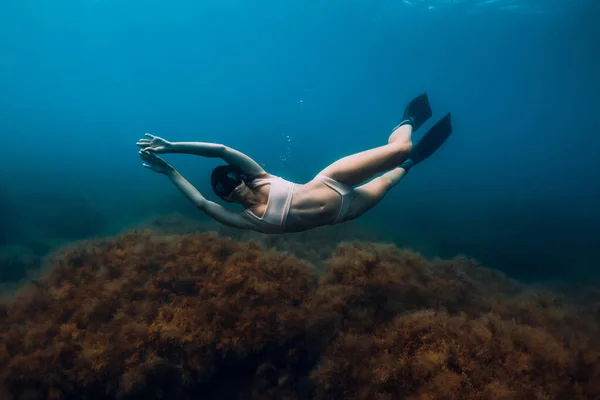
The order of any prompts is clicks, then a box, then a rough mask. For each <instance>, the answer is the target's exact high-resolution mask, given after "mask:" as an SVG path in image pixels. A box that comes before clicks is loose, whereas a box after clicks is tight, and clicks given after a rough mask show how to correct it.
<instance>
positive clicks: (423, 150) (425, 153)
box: [410, 113, 452, 164]
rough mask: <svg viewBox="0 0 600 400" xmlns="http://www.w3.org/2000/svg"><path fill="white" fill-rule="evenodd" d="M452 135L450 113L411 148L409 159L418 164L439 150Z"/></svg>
mask: <svg viewBox="0 0 600 400" xmlns="http://www.w3.org/2000/svg"><path fill="white" fill-rule="evenodd" d="M451 133H452V117H451V115H450V113H448V114H446V115H445V116H444V117H443V118H442V119H440V120H439V121H438V122H437V123H436V124H435V125H434V126H433V127H432V128H431V129H430V130H429V131H428V132H427V133H426V134H425V135H424V136H423V137H422V138H421V139H420V140H419V141H418V142H417V143H416V144H415V145H414V146H413V148H412V151H411V153H410V158H411V159H412V160H413V161H414V163H415V164H418V163H420V162H421V161H423V160H425V159H426V158H428V157H429V156H431V155H432V154H433V153H435V152H436V151H437V149H439V148H440V147H441V146H442V144H444V142H445V141H446V139H448V137H449V136H450V134H451Z"/></svg>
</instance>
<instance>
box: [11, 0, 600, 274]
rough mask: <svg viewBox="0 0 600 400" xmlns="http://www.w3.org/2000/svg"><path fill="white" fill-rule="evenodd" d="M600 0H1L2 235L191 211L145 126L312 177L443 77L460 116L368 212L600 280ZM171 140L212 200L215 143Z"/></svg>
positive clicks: (532, 266)
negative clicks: (181, 145) (194, 150)
mask: <svg viewBox="0 0 600 400" xmlns="http://www.w3.org/2000/svg"><path fill="white" fill-rule="evenodd" d="M325 3H326V5H325ZM599 16H600V9H599V7H598V5H597V2H592V1H585V0H579V1H567V0H560V1H558V0H555V1H535V0H497V1H485V0H481V1H468V0H464V1H456V0H455V1H425V0H423V1H415V0H410V1H409V0H405V1H402V0H397V1H396V0H395V1H390V0H369V1H366V0H352V1H348V0H345V1H338V0H336V1H329V2H323V1H315V0H302V1H300V0H288V1H270V0H269V1H259V2H248V1H240V0H235V1H234V0H221V1H218V2H202V1H189V0H186V1H172V2H168V1H156V0H151V1H139V0H138V1H127V2H123V1H112V0H111V1H108V0H106V1H105V0H85V1H72V0H71V1H60V2H57V1H41V0H37V1H34V0H21V1H12V2H8V1H3V2H1V3H0V135H1V140H0V145H1V149H2V158H1V159H0V174H1V175H0V196H1V198H0V203H2V204H0V207H1V209H0V216H1V217H2V221H3V222H2V228H1V229H0V231H1V232H2V233H0V240H1V241H2V243H3V244H5V245H9V244H10V245H14V244H15V243H17V244H18V243H26V242H31V240H32V237H34V238H35V239H36V240H37V241H41V240H42V237H43V238H44V240H46V241H47V239H48V238H49V237H50V236H52V235H54V234H57V233H56V232H57V231H59V229H53V227H55V226H60V225H64V224H67V225H69V224H71V225H73V224H74V225H77V221H80V224H79V225H81V226H83V228H81V231H82V232H83V231H85V234H82V236H85V235H88V234H89V235H96V234H100V233H101V232H105V231H106V232H109V231H115V230H118V229H119V228H122V227H125V226H128V225H129V224H134V223H135V222H136V221H138V220H140V219H142V218H144V217H147V216H148V215H151V214H156V213H169V212H171V211H172V210H180V211H181V210H183V211H184V212H192V213H193V212H195V210H192V206H191V205H189V204H188V203H187V201H186V200H185V199H184V198H182V196H181V195H180V194H179V193H178V192H177V190H176V189H175V188H174V187H173V186H172V185H171V184H170V183H169V182H168V180H167V179H166V178H164V177H163V176H160V175H157V174H154V173H152V172H150V171H148V170H146V169H144V168H142V166H141V163H140V160H139V158H138V155H137V148H136V146H135V142H136V140H137V139H138V138H139V137H141V136H142V135H143V134H144V133H145V132H151V133H153V134H155V135H158V136H162V137H165V138H166V139H169V140H173V141H207V142H220V143H224V144H227V145H229V146H231V147H234V148H237V149H239V150H241V151H243V152H246V153H248V154H249V155H251V156H252V157H253V158H255V159H256V160H257V161H259V162H260V163H261V164H263V165H264V167H265V168H266V169H267V170H268V171H269V172H271V173H273V174H279V175H282V176H284V177H286V178H288V179H291V180H295V181H298V182H304V181H307V180H309V179H311V178H312V177H313V176H314V174H316V173H317V172H318V171H320V170H321V169H322V168H324V167H325V166H326V165H328V164H329V163H331V162H333V161H335V160H336V159H337V158H340V157H343V156H345V155H348V154H350V153H353V152H358V151H361V150H364V149H367V148H370V147H374V146H379V145H382V144H384V143H385V142H386V140H387V137H388V135H389V133H390V130H391V128H392V127H393V126H394V125H395V124H396V123H397V122H398V121H399V118H400V116H401V112H402V109H403V107H404V105H405V104H406V102H407V101H408V100H410V99H411V98H412V97H414V96H415V95H417V94H419V93H421V92H423V91H427V92H428V93H429V96H430V99H431V102H432V106H433V109H434V117H435V119H437V118H439V117H441V116H442V115H443V114H444V113H446V112H448V111H451V112H452V114H453V121H454V134H453V136H452V137H451V139H450V140H449V141H448V142H447V143H446V144H445V145H444V147H443V148H442V149H441V150H440V151H439V153H438V154H436V155H434V157H432V158H431V160H428V161H427V162H426V163H424V164H423V165H420V166H419V167H418V169H415V170H414V172H411V174H410V175H409V177H407V178H406V180H405V181H403V182H402V183H401V184H400V185H399V186H397V187H396V188H394V190H393V191H392V192H391V193H390V194H389V195H388V196H387V197H386V198H385V199H384V201H383V202H382V203H381V204H380V205H378V206H377V208H375V209H374V210H372V211H371V212H370V213H368V214H367V215H365V216H364V217H363V218H362V219H361V223H364V224H366V225H368V226H369V227H370V228H371V229H376V230H379V231H381V232H384V233H385V234H386V235H387V237H389V239H390V240H394V241H396V242H397V243H398V244H399V245H403V246H404V245H405V246H409V247H413V248H415V249H417V250H419V251H422V252H424V253H427V254H428V255H430V256H434V255H437V256H442V257H450V256H453V255H456V254H469V255H473V256H475V257H477V258H478V259H480V260H481V261H482V262H483V263H484V264H486V265H489V266H493V267H495V268H499V269H501V270H503V271H505V272H507V273H509V274H510V275H511V276H515V277H517V278H520V279H524V280H536V281H566V280H572V279H575V280H579V279H588V278H592V277H597V276H598V271H597V268H596V267H597V265H598V261H597V260H598V259H599V257H600V246H599V245H600V240H599V239H598V238H600V229H599V228H598V225H599V222H600V206H599V205H598V204H599V199H600V172H599V171H600V169H599V167H600V161H599V160H598V155H599V151H598V148H599V146H600V123H599V122H598V116H597V110H598V109H599V106H600V50H599V49H600V29H599V28H598V27H597V26H598V24H597V21H598V17H599ZM418 137H419V136H418V134H416V135H415V139H418ZM165 158H166V159H167V160H168V161H169V162H171V163H172V164H173V165H174V166H175V167H176V168H178V169H179V170H180V171H181V172H182V174H183V175H184V176H185V177H186V178H188V179H189V180H190V181H191V182H192V183H194V184H195V185H197V187H198V189H199V190H200V191H201V192H202V193H204V194H206V195H207V196H208V197H209V198H211V199H212V200H216V199H215V198H214V195H213V194H212V192H211V191H210V185H209V180H208V176H209V171H210V169H211V168H212V167H214V166H215V165H216V162H215V160H205V159H200V158H198V157H193V156H183V155H167V156H166V157H165ZM85 228H87V230H86V229H85ZM74 229H75V230H76V231H77V229H78V228H77V227H76V228H74ZM70 239H71V238H70Z"/></svg>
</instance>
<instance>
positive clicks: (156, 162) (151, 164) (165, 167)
mask: <svg viewBox="0 0 600 400" xmlns="http://www.w3.org/2000/svg"><path fill="white" fill-rule="evenodd" d="M139 154H140V158H141V159H142V161H143V162H144V163H143V166H144V167H146V168H148V169H151V170H152V171H154V172H158V173H159V174H165V175H166V174H168V173H170V172H173V171H175V168H173V167H172V166H170V165H169V164H168V163H167V162H166V161H165V160H163V159H162V158H160V157H159V156H157V155H155V154H152V153H149V152H147V151H146V150H140V151H139Z"/></svg>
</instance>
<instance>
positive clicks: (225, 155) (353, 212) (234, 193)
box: [137, 93, 452, 233]
mask: <svg viewBox="0 0 600 400" xmlns="http://www.w3.org/2000/svg"><path fill="white" fill-rule="evenodd" d="M431 115H432V113H431V108H430V105H429V99H428V97H427V94H425V93H424V94H422V95H420V96H418V97H416V98H415V99H413V100H412V101H411V102H410V103H409V104H408V106H407V107H406V109H405V111H404V116H403V118H402V121H401V122H400V124H398V125H397V126H396V128H394V130H393V132H392V134H391V135H390V137H389V139H388V143H387V144H386V145H383V146H380V147H376V148H374V149H370V150H366V151H363V152H360V153H357V154H353V155H350V156H347V157H344V158H342V159H340V160H338V161H336V162H334V163H333V164H331V165H330V166H328V167H327V168H325V169H324V170H322V171H321V172H320V173H319V174H318V175H317V176H316V177H315V178H313V180H311V181H310V182H308V183H305V184H303V185H302V184H296V183H293V182H289V181H287V180H285V179H282V178H280V177H277V176H274V175H271V174H269V173H268V172H266V171H265V170H264V169H263V168H262V167H261V166H260V165H259V164H258V163H256V162H255V161H254V160H252V159H251V158H250V157H248V156H247V155H245V154H242V153H240V152H239V151H237V150H234V149H232V148H230V147H227V146H225V145H222V144H214V143H202V142H186V143H184V142H173V143H172V142H169V141H167V140H165V139H162V138H160V137H157V136H153V135H150V134H146V136H147V139H140V141H138V142H137V145H138V146H139V147H141V148H142V150H140V152H139V153H140V157H141V158H142V160H143V162H144V164H143V165H144V167H146V168H149V169H151V170H153V171H155V172H158V173H162V174H165V175H166V176H167V177H168V178H169V179H170V180H171V181H172V182H173V183H174V184H175V186H176V187H177V188H178V189H179V190H180V191H182V192H183V194H184V195H185V196H186V197H187V198H188V199H190V200H191V201H192V202H193V203H194V204H195V205H196V206H197V207H198V208H199V209H200V210H202V211H203V212H205V213H206V214H208V215H209V216H210V217H212V218H213V219H215V220H216V221H219V222H220V223H222V224H225V225H228V226H232V227H236V228H241V229H251V230H255V231H259V232H263V233H284V232H301V231H305V230H308V229H312V228H316V227H319V226H323V225H329V224H339V223H341V222H345V221H350V220H353V219H355V218H357V217H358V216H360V215H362V214H364V213H365V212H366V211H368V210H369V209H371V208H372V207H373V206H374V205H376V204H377V203H379V201H381V199H382V198H383V197H384V196H385V194H386V193H387V192H388V191H389V190H390V189H391V188H392V187H394V186H395V185H396V184H397V183H398V182H399V181H400V180H401V179H402V178H403V177H404V176H405V175H406V174H407V173H408V171H409V170H410V169H411V168H412V167H413V166H414V165H416V164H418V163H420V162H421V161H423V160H424V159H425V158H427V157H429V156H430V155H431V154H433V153H434V152H435V151H436V150H437V149H438V148H439V147H440V146H441V145H442V144H443V143H444V141H445V140H446V139H447V138H448V136H449V135H450V133H451V132H452V127H451V120H450V114H449V113H448V114H447V115H446V116H445V117H444V118H442V119H441V120H440V121H439V122H438V123H437V124H435V126H434V127H433V128H431V129H430V130H429V131H428V132H427V133H426V134H425V135H424V136H423V138H421V140H420V141H419V142H418V143H417V144H416V145H415V146H414V147H413V146H412V141H411V135H412V132H413V131H416V130H417V129H419V127H420V126H421V125H422V124H423V123H425V121H427V120H428V119H429V118H430V117H431ZM165 153H186V154H196V155H199V156H203V157H218V158H222V159H223V160H224V161H226V162H227V163H228V165H224V166H219V167H217V168H215V169H214V170H213V172H212V176H211V184H212V187H213V190H214V191H215V193H216V194H217V195H218V196H219V197H220V198H221V199H223V200H224V201H226V202H234V203H239V204H241V205H242V206H243V207H244V211H243V212H242V213H235V212H231V211H229V210H227V209H226V208H224V207H222V206H220V205H219V204H217V203H214V202H212V201H209V200H207V199H206V198H205V197H204V196H202V194H200V192H198V190H197V189H196V188H195V187H194V186H192V185H191V184H190V183H189V182H188V181H187V180H186V179H185V178H183V176H181V175H180V174H179V173H178V172H177V171H176V170H175V169H174V168H173V167H171V166H170V165H169V164H167V163H166V162H165V161H164V160H162V159H161V158H160V157H158V156H156V154H165ZM380 174H382V175H381V176H378V177H376V176H377V175H380ZM374 177H375V179H372V178H374Z"/></svg>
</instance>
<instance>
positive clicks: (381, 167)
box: [319, 124, 412, 186]
mask: <svg viewBox="0 0 600 400" xmlns="http://www.w3.org/2000/svg"><path fill="white" fill-rule="evenodd" d="M411 135H412V127H411V125H410V124H405V125H402V126H400V127H398V128H396V129H395V130H394V132H392V134H391V135H390V137H389V139H388V144H386V145H384V146H380V147H376V148H374V149H370V150H366V151H362V152H360V153H356V154H352V155H349V156H346V157H344V158H342V159H340V160H338V161H336V162H334V163H333V164H331V165H330V166H328V167H327V168H325V169H324V170H322V171H321V172H320V173H319V175H325V176H328V177H330V178H331V179H335V180H336V181H338V182H340V183H343V184H346V185H350V186H355V185H358V184H361V183H363V182H365V181H368V180H369V179H371V178H372V177H374V176H376V175H379V174H381V173H382V172H386V171H389V170H391V169H393V168H396V167H397V166H398V165H400V164H401V163H402V162H403V161H404V160H405V159H406V158H407V157H408V154H409V153H410V150H411V148H412V141H411Z"/></svg>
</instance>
